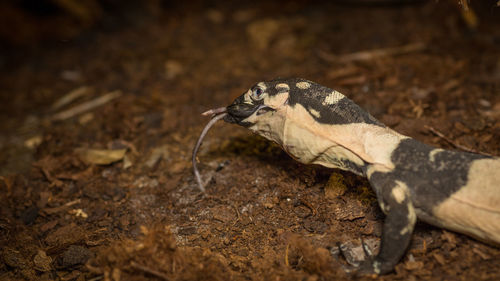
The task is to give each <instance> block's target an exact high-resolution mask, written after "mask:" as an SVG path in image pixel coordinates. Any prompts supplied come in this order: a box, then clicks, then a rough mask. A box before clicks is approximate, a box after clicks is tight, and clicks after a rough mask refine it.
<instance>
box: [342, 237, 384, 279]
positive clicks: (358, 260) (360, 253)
mask: <svg viewBox="0 0 500 281" xmlns="http://www.w3.org/2000/svg"><path fill="white" fill-rule="evenodd" d="M338 247H339V252H340V253H341V254H342V256H344V258H345V260H346V261H347V263H348V265H345V266H343V269H344V271H345V272H346V273H347V274H349V275H351V276H375V275H377V274H379V273H380V271H379V270H378V267H379V263H378V262H377V261H376V257H375V256H374V255H373V252H372V250H371V249H370V247H369V246H368V245H367V244H366V243H365V241H364V240H363V239H361V247H359V246H355V245H353V244H352V243H350V242H347V243H342V244H340V245H338Z"/></svg>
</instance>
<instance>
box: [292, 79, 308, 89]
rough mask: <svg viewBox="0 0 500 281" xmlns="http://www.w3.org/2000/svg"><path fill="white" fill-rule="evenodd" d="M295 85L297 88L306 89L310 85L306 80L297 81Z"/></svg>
mask: <svg viewBox="0 0 500 281" xmlns="http://www.w3.org/2000/svg"><path fill="white" fill-rule="evenodd" d="M295 86H296V87H297V88H299V89H302V90H306V89H309V88H310V87H311V83H309V82H306V81H302V82H297V84H295Z"/></svg>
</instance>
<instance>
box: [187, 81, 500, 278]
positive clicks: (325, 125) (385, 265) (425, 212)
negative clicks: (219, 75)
mask: <svg viewBox="0 0 500 281" xmlns="http://www.w3.org/2000/svg"><path fill="white" fill-rule="evenodd" d="M203 114H204V115H212V116H213V119H212V120H211V123H209V125H207V126H206V127H205V129H204V131H203V133H202V134H201V136H200V138H199V140H198V142H197V144H196V146H195V149H194V150H193V159H192V160H193V169H194V172H195V175H196V179H197V181H198V183H199V187H200V189H201V190H202V191H204V188H203V184H202V182H201V177H200V175H199V172H198V170H197V168H196V159H195V157H196V153H197V150H198V148H199V146H200V145H201V142H202V139H203V137H204V136H205V134H206V132H207V131H208V129H209V128H210V127H211V126H212V125H213V123H215V122H217V120H220V119H223V120H224V121H226V122H228V123H233V124H237V125H240V126H243V127H246V128H248V129H250V130H251V131H253V132H254V133H256V134H258V135H261V136H263V137H265V138H266V139H268V140H271V141H273V142H275V143H277V144H278V145H279V146H281V147H282V149H283V150H284V151H286V152H287V153H288V154H289V155H290V156H291V157H292V158H294V159H295V160H297V161H299V162H301V163H304V164H319V165H322V166H325V167H328V168H338V169H342V170H346V171H350V172H352V173H354V174H357V175H360V176H364V177H366V178H367V179H368V181H369V183H370V185H371V187H372V189H373V190H374V192H375V195H376V197H377V201H378V204H379V206H380V208H381V210H382V212H383V213H384V214H385V219H384V223H383V228H382V236H381V242H380V243H381V244H380V250H379V253H378V254H377V255H376V256H375V257H370V258H368V259H367V260H366V261H365V262H363V263H362V264H361V265H360V266H359V267H358V268H356V269H355V272H358V273H362V274H387V273H389V272H391V271H392V270H393V269H394V267H395V265H396V264H397V263H398V262H399V261H400V260H401V258H402V257H403V256H404V254H405V252H406V249H407V248H408V246H409V243H410V240H411V236H412V233H413V230H414V226H415V223H416V221H417V218H418V219H419V220H422V221H424V222H426V223H429V224H432V225H435V226H438V227H441V228H445V229H449V230H452V231H456V232H460V233H463V234H466V235H469V236H471V237H473V238H476V239H478V240H480V241H483V242H486V243H489V244H493V245H500V158H498V157H494V156H486V155H481V154H474V153H468V152H460V151H451V150H445V149H441V148H436V147H433V146H431V145H427V144H424V143H422V142H420V141H418V140H415V139H413V138H410V137H408V136H405V135H402V134H400V133H398V132H396V131H394V130H392V129H391V128H389V127H387V126H386V125H384V124H383V123H381V122H380V121H378V120H377V119H376V118H374V117H373V116H372V115H370V114H369V113H368V112H366V111H365V110H363V109H362V108H361V107H360V106H358V105H357V104H356V103H354V102H353V101H352V100H351V99H349V98H348V97H346V96H345V95H343V94H341V93H340V92H338V91H335V90H332V89H330V88H328V87H325V86H322V85H320V84H317V83H314V82H312V81H308V80H306V79H301V78H290V79H281V78H279V79H274V80H270V81H264V82H259V83H256V84H255V85H253V86H252V87H251V88H250V89H249V90H248V91H246V92H244V93H243V94H242V95H240V96H239V97H237V98H236V99H235V100H234V102H233V103H232V104H230V105H229V106H227V107H222V108H217V109H212V110H209V111H207V112H205V113H203Z"/></svg>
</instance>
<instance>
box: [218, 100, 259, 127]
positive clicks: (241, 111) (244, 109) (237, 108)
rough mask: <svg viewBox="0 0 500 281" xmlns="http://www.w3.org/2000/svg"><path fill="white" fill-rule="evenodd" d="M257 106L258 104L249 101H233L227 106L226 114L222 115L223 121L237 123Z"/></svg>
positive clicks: (250, 113)
mask: <svg viewBox="0 0 500 281" xmlns="http://www.w3.org/2000/svg"><path fill="white" fill-rule="evenodd" d="M258 107H259V106H258V105H254V104H249V103H233V104H231V105H230V106H228V107H227V113H228V114H227V115H226V116H225V117H224V121H226V122H228V123H237V124H238V123H240V122H241V121H242V120H243V119H246V118H248V117H249V116H250V115H252V114H253V113H254V112H255V110H257V108H258Z"/></svg>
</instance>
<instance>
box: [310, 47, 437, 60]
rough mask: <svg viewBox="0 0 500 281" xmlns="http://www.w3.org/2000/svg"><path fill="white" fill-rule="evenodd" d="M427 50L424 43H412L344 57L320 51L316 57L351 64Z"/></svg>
mask: <svg viewBox="0 0 500 281" xmlns="http://www.w3.org/2000/svg"><path fill="white" fill-rule="evenodd" d="M426 48H427V45H425V44H424V43H412V44H408V45H403V46H399V47H391V48H382V49H374V50H368V51H360V52H355V53H350V54H345V55H334V54H330V53H327V52H325V51H322V50H320V51H319V52H318V55H319V56H320V57H321V58H322V59H324V60H326V61H329V62H353V61H367V60H373V59H377V58H381V57H387V56H397V55H403V54H408V53H414V52H420V51H422V50H424V49H426Z"/></svg>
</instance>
